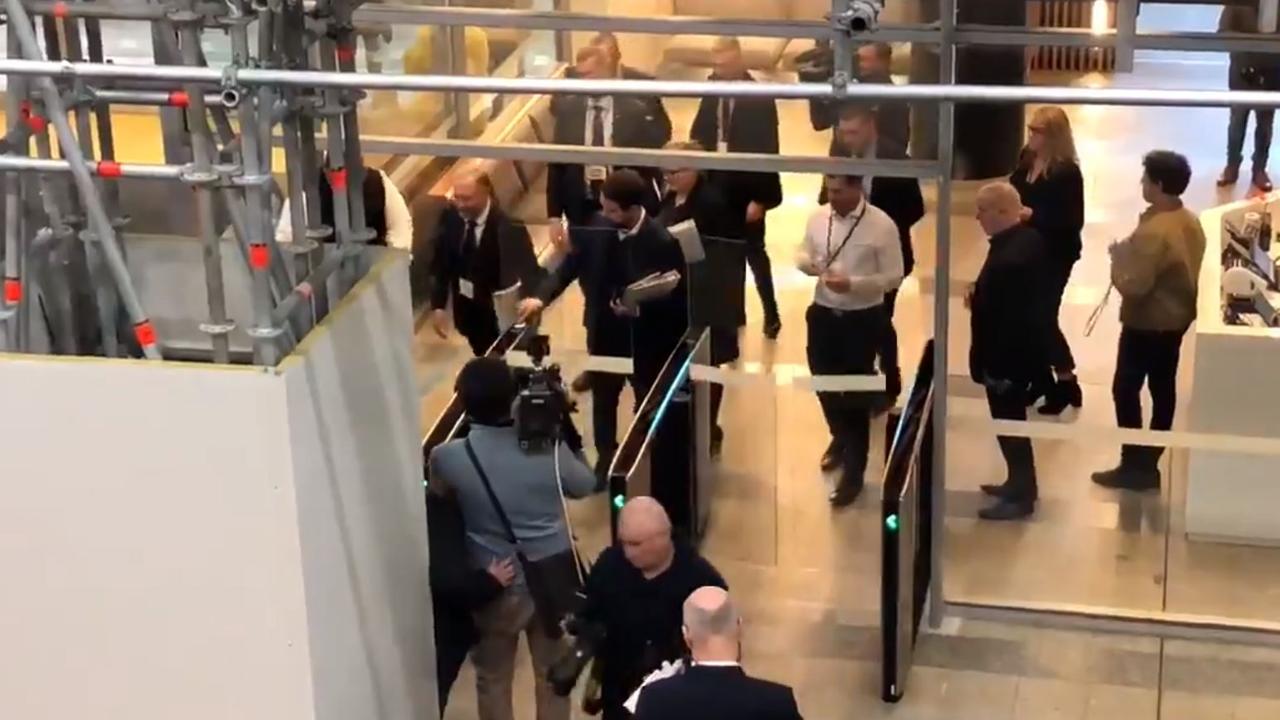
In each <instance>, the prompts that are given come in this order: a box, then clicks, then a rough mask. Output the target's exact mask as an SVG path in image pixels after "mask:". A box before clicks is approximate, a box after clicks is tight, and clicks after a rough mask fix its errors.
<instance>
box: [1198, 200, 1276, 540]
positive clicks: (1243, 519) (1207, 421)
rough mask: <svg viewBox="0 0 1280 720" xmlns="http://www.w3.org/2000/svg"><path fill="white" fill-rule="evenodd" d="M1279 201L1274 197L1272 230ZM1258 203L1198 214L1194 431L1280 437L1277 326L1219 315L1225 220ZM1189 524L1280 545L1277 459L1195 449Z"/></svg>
mask: <svg viewBox="0 0 1280 720" xmlns="http://www.w3.org/2000/svg"><path fill="white" fill-rule="evenodd" d="M1278 206H1280V202H1274V201H1273V203H1272V208H1271V209H1272V215H1273V218H1274V220H1273V225H1274V226H1275V227H1280V213H1277V210H1280V207H1278ZM1260 207H1261V205H1260V203H1255V202H1240V203H1235V204H1231V205H1224V206H1220V207H1217V208H1213V209H1211V210H1209V211H1207V212H1205V213H1203V214H1202V215H1201V223H1202V224H1203V226H1204V232H1205V237H1206V239H1207V241H1208V242H1207V245H1206V247H1205V255H1204V264H1203V266H1202V269H1201V273H1200V298H1199V308H1198V316H1199V317H1198V320H1197V321H1196V325H1195V328H1194V332H1195V337H1194V339H1193V343H1192V345H1191V346H1190V347H1189V348H1188V349H1192V354H1193V358H1194V361H1193V368H1194V370H1193V373H1194V380H1193V385H1192V391H1191V400H1190V403H1189V404H1188V407H1187V408H1186V417H1187V418H1188V420H1189V423H1188V427H1187V429H1188V430H1189V431H1191V432H1194V433H1210V434H1215V435H1241V436H1251V437H1266V438H1280V382H1277V373H1280V328H1269V327H1254V326H1249V325H1234V324H1227V323H1226V322H1225V321H1224V312H1223V293H1222V277H1223V272H1224V268H1223V265H1222V249H1223V247H1224V245H1225V244H1226V242H1227V236H1226V234H1225V232H1224V230H1223V223H1224V221H1231V223H1232V224H1233V225H1235V226H1237V227H1239V226H1241V225H1242V224H1243V222H1242V220H1243V216H1244V213H1245V212H1247V211H1250V210H1259V209H1260ZM1273 253H1274V248H1273ZM1186 527H1187V534H1188V536H1189V537H1190V538H1192V539H1193V540H1205V541H1216V542H1228V543H1240V544H1250V545H1280V456H1277V455H1262V454H1246V453H1241V452H1236V451H1220V450H1208V449H1192V450H1191V451H1190V462H1189V466H1188V479H1187V501H1186Z"/></svg>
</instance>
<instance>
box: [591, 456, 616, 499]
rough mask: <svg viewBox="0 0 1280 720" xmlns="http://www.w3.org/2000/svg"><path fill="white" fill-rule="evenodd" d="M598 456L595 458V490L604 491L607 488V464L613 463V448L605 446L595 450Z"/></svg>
mask: <svg viewBox="0 0 1280 720" xmlns="http://www.w3.org/2000/svg"><path fill="white" fill-rule="evenodd" d="M597 452H598V453H599V457H597V458H596V467H595V471H596V492H604V491H605V490H607V489H608V488H609V466H610V465H611V464H613V454H614V452H616V451H615V450H612V449H609V448H606V449H603V450H597Z"/></svg>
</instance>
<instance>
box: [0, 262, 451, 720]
mask: <svg viewBox="0 0 1280 720" xmlns="http://www.w3.org/2000/svg"><path fill="white" fill-rule="evenodd" d="M406 265H407V264H406V262H405V258H404V257H403V256H402V255H401V254H399V253H388V254H386V255H385V256H384V257H383V259H382V260H381V261H380V262H379V263H378V265H377V266H376V267H375V268H374V270H373V271H372V272H371V273H370V275H369V276H368V277H367V278H366V279H365V280H364V281H362V282H361V284H360V285H359V286H357V288H356V290H355V291H353V292H352V293H351V294H350V295H349V296H348V297H347V298H346V299H345V300H344V301H343V302H342V304H341V305H340V306H339V307H338V308H336V309H335V311H334V312H333V313H332V315H331V316H330V317H329V318H328V319H327V320H326V321H325V322H324V323H323V324H322V325H321V326H320V327H318V328H317V329H316V330H315V331H313V332H312V334H311V335H310V336H309V338H308V339H307V340H306V341H305V342H304V343H303V344H302V345H301V346H300V347H299V348H298V350H297V352H296V353H295V354H294V356H293V357H291V358H289V359H287V360H286V361H285V362H284V363H283V364H282V365H281V366H280V367H279V368H278V369H275V370H266V369H262V368H250V367H219V366H211V365H196V364H182V363H154V362H151V363H148V362H143V361H137V362H135V361H120V360H103V359H92V358H85V359H80V358H71V359H68V358H49V357H23V356H13V355H10V356H3V357H2V358H0V398H3V406H2V407H3V410H4V413H5V415H6V418H7V419H6V422H5V423H4V430H3V432H2V433H0V497H2V498H3V499H2V500H0V568H3V590H0V717H4V718H15V719H16V718H22V719H23V720H68V719H70V718H85V719H86V720H88V719H91V718H122V719H123V718H128V719H129V720H205V719H208V720H214V719H217V720H225V719H227V718H236V719H237V720H242V719H243V720H250V719H253V718H264V719H265V718H270V719H271V720H295V719H297V720H303V719H310V718H328V719H333V720H338V719H342V720H351V719H356V718H358V719H360V720H366V719H368V720H375V719H378V720H383V719H385V720H392V719H394V720H401V719H406V720H418V719H419V718H423V719H426V718H431V719H434V718H435V717H436V702H435V668H434V648H433V643H432V637H431V605H430V596H429V593H428V585H427V548H426V525H425V522H426V521H425V513H424V509H423V503H422V478H421V460H420V458H419V457H418V455H417V430H418V426H419V422H418V418H417V417H416V410H415V408H416V404H415V399H416V392H415V388H414V386H413V375H412V369H411V363H410V354H409V342H410V331H411V328H410V323H411V320H410V306H409V285H408V274H407V267H406Z"/></svg>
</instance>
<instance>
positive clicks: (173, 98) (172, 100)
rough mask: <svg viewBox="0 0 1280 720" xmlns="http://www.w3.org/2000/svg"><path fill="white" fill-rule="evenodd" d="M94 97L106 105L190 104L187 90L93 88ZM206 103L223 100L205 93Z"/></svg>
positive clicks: (184, 106)
mask: <svg viewBox="0 0 1280 720" xmlns="http://www.w3.org/2000/svg"><path fill="white" fill-rule="evenodd" d="M92 92H93V98H94V100H97V101H98V102H100V103H102V104H104V105H145V106H150V107H171V108H186V107H187V105H188V104H190V102H189V100H188V97H187V93H186V92H185V91H175V92H160V91H156V90H93V91H92ZM204 102H205V104H206V105H211V104H214V103H220V102H222V95H221V94H219V93H205V94H204Z"/></svg>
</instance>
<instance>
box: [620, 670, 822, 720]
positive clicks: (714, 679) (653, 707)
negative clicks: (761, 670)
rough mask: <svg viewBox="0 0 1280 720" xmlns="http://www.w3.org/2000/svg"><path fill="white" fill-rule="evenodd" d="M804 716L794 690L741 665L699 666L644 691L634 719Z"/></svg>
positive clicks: (792, 719) (780, 719)
mask: <svg viewBox="0 0 1280 720" xmlns="http://www.w3.org/2000/svg"><path fill="white" fill-rule="evenodd" d="M685 718H687V719H688V720H801V718H800V709H799V707H798V706H797V705H796V697H795V693H793V692H792V691H791V688H789V687H787V686H786V685H779V684H778V683H772V682H769V681H767V680H757V679H756V678H753V677H750V676H749V675H747V674H746V673H745V672H744V671H743V670H742V668H740V667H732V666H730V667H719V666H711V667H707V666H700V665H694V666H693V667H691V668H689V669H688V670H686V671H685V672H684V674H682V675H677V676H675V677H671V678H667V679H665V680H659V681H657V682H655V683H653V684H651V685H648V686H646V687H645V689H644V690H642V691H641V692H640V701H639V702H638V703H636V714H635V720H684V719H685Z"/></svg>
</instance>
